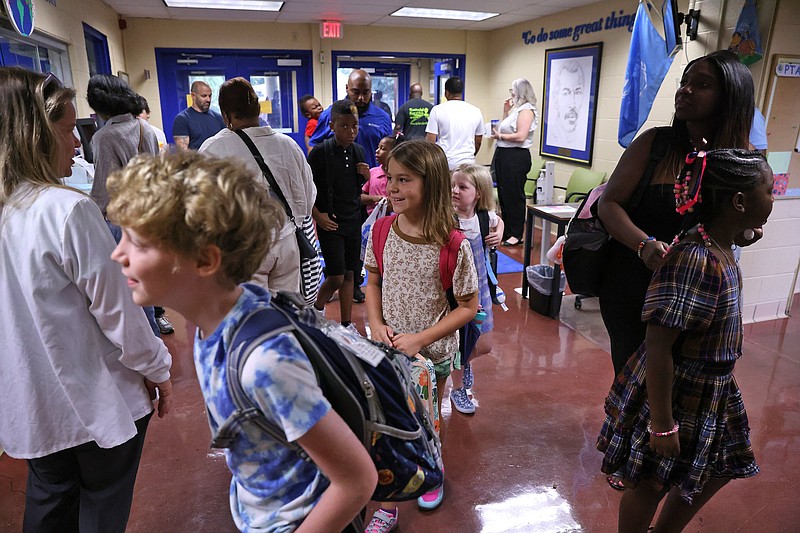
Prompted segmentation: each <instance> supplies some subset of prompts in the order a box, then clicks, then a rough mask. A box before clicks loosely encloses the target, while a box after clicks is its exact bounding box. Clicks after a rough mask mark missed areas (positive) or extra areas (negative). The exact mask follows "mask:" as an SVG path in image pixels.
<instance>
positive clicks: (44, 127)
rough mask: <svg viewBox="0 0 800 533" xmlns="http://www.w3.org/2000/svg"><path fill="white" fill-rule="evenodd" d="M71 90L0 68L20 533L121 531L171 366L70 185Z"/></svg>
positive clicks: (7, 405)
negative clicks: (24, 472) (65, 181)
mask: <svg viewBox="0 0 800 533" xmlns="http://www.w3.org/2000/svg"><path fill="white" fill-rule="evenodd" d="M74 97H75V91H73V90H72V89H66V88H64V87H62V86H61V83H60V82H59V81H58V79H57V78H55V77H54V76H52V75H49V76H47V77H45V76H43V75H41V74H37V73H34V72H30V71H27V70H24V69H21V68H17V67H11V68H0V106H2V109H3V113H0V146H1V147H2V148H0V183H2V189H0V306H2V308H3V309H5V310H6V311H7V312H5V313H4V314H3V320H0V342H2V345H3V347H2V350H0V368H2V372H0V447H2V448H4V449H5V451H6V453H8V455H10V456H11V457H16V458H19V459H27V461H28V481H27V487H26V491H25V492H26V494H25V517H24V525H23V529H24V530H25V531H81V532H120V533H121V532H123V531H125V525H126V523H127V521H128V515H129V513H130V506H131V500H132V498H133V485H134V481H135V479H136V471H137V469H138V466H139V457H140V456H141V452H142V445H143V444H144V435H145V431H146V429H147V424H148V422H149V420H150V417H151V415H152V412H153V403H152V399H153V398H155V397H156V392H157V391H158V392H159V393H160V399H159V401H158V414H159V416H164V415H165V414H166V413H167V411H168V410H169V405H170V399H171V393H172V387H171V385H170V380H169V379H170V373H169V370H170V365H171V357H170V354H169V352H168V351H167V349H166V347H165V346H164V344H163V343H162V342H161V340H160V339H158V338H156V337H155V336H154V335H153V334H152V332H151V330H150V326H149V325H148V323H147V320H146V318H145V315H144V313H142V309H141V308H140V307H138V306H137V305H136V304H134V303H133V300H132V299H131V295H130V291H129V290H128V288H127V286H126V280H125V278H124V277H123V276H122V273H121V272H120V270H119V267H118V266H117V265H116V264H115V263H114V262H113V261H111V252H112V250H113V249H114V240H113V239H112V237H111V233H110V232H109V231H108V227H107V226H106V223H105V221H104V220H103V216H102V214H101V213H100V209H98V207H97V205H96V204H95V203H94V202H93V201H92V199H91V198H90V197H88V196H86V195H85V194H82V193H80V192H78V191H76V190H74V189H70V188H68V187H65V186H63V185H61V180H60V178H62V177H64V176H69V175H70V174H71V172H72V169H71V166H72V157H73V156H74V155H75V149H76V148H77V147H79V146H80V143H79V142H78V140H77V139H76V138H75V135H74V134H73V128H74V127H75V108H74V107H73V105H72V99H73V98H74Z"/></svg>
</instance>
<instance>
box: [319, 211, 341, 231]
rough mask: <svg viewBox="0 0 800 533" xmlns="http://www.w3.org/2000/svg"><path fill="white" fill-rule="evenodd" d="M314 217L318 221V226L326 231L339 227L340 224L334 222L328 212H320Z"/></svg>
mask: <svg viewBox="0 0 800 533" xmlns="http://www.w3.org/2000/svg"><path fill="white" fill-rule="evenodd" d="M314 218H315V220H316V222H317V226H319V227H320V228H321V229H323V230H325V231H336V230H337V229H339V224H337V223H336V222H334V220H333V219H332V218H331V217H330V215H328V213H320V214H319V216H318V217H314Z"/></svg>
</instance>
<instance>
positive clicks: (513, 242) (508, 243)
mask: <svg viewBox="0 0 800 533" xmlns="http://www.w3.org/2000/svg"><path fill="white" fill-rule="evenodd" d="M512 239H513V240H512ZM520 244H522V240H521V239H518V238H516V237H509V238H508V239H506V240H504V241H503V246H518V245H520Z"/></svg>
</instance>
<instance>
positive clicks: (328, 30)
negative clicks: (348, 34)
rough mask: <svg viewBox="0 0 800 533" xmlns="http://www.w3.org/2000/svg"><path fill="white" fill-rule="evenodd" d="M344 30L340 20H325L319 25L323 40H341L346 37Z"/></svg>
mask: <svg viewBox="0 0 800 533" xmlns="http://www.w3.org/2000/svg"><path fill="white" fill-rule="evenodd" d="M342 30H343V28H342V23H341V22H339V21H338V20H323V21H322V22H320V23H319V36H320V37H322V38H323V39H341V38H342V37H343V36H344V33H343V32H342Z"/></svg>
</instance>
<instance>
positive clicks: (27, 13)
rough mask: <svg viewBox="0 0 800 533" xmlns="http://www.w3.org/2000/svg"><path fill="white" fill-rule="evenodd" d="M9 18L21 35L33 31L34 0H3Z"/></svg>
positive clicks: (26, 35) (26, 34) (27, 35)
mask: <svg viewBox="0 0 800 533" xmlns="http://www.w3.org/2000/svg"><path fill="white" fill-rule="evenodd" d="M3 6H4V7H5V8H6V14H7V15H8V20H10V21H11V25H12V26H14V29H15V30H17V32H18V33H19V34H20V35H24V36H25V37H30V35H31V34H32V33H33V0H3Z"/></svg>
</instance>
